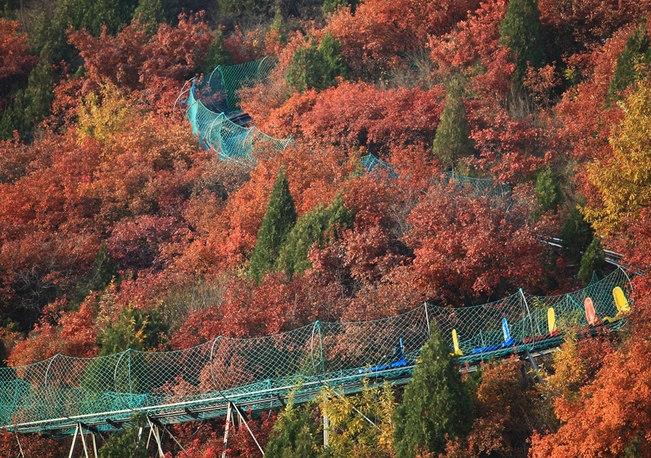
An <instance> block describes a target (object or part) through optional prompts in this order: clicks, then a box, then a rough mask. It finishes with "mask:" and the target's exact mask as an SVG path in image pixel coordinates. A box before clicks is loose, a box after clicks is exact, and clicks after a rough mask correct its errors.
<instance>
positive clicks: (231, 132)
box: [182, 58, 291, 162]
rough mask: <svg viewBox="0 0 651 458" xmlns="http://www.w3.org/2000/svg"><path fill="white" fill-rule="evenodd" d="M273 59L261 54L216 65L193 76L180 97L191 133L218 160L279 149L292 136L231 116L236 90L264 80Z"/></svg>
mask: <svg viewBox="0 0 651 458" xmlns="http://www.w3.org/2000/svg"><path fill="white" fill-rule="evenodd" d="M274 66H275V61H274V60H273V59H270V58H264V59H261V60H258V61H253V62H245V63H243V64H239V65H230V66H218V67H217V68H216V69H215V70H214V71H213V72H212V73H211V74H210V75H206V76H204V77H201V78H195V79H193V80H192V84H191V86H190V89H189V90H188V93H187V97H186V98H185V99H184V100H183V102H182V103H183V104H184V105H185V111H186V116H187V118H188V121H189V122H190V124H191V126H192V133H193V134H194V135H195V136H197V137H198V139H199V145H200V146H201V147H202V148H205V149H213V150H215V151H216V152H218V153H219V158H220V159H221V160H236V161H244V162H245V161H250V160H252V159H253V153H254V152H256V153H262V152H264V151H268V150H282V149H284V148H286V147H287V145H288V144H289V143H290V142H291V139H277V138H273V137H271V136H269V135H266V134H265V133H263V132H261V131H260V130H259V129H258V128H257V127H255V126H253V127H245V126H241V125H239V124H236V123H235V122H233V121H232V120H231V118H232V117H233V116H232V114H233V113H237V112H238V111H239V110H240V108H239V103H240V99H239V95H238V92H239V90H240V89H242V88H244V87H253V86H254V85H255V84H258V83H264V81H265V79H266V78H267V77H268V76H269V73H270V72H271V70H272V69H273V67H274Z"/></svg>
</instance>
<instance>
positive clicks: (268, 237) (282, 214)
mask: <svg viewBox="0 0 651 458" xmlns="http://www.w3.org/2000/svg"><path fill="white" fill-rule="evenodd" d="M294 224H296V208H295V207H294V199H293V198H292V195H291V193H290V192H289V183H288V182H287V177H286V176H285V171H284V170H283V169H280V172H278V176H277V177H276V182H275V183H274V187H273V189H272V190H271V196H270V197H269V204H268V206H267V212H266V213H265V215H264V219H263V220H262V226H261V227H260V231H259V232H258V241H257V243H256V245H255V248H254V249H253V254H252V255H251V271H250V273H251V276H252V277H253V278H254V279H255V280H256V281H258V282H259V281H260V279H261V278H262V277H263V276H264V274H265V273H267V272H269V271H271V270H272V269H273V267H274V265H275V264H276V259H278V255H279V253H280V249H281V247H282V246H283V244H284V243H285V240H286V239H287V235H288V234H289V232H290V231H291V230H292V228H293V227H294Z"/></svg>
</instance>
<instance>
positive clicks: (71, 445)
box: [68, 423, 79, 458]
mask: <svg viewBox="0 0 651 458" xmlns="http://www.w3.org/2000/svg"><path fill="white" fill-rule="evenodd" d="M78 432H79V423H77V425H75V435H74V436H72V444H70V453H69V454H68V458H72V454H73V453H74V452H75V445H76V444H77V433H78Z"/></svg>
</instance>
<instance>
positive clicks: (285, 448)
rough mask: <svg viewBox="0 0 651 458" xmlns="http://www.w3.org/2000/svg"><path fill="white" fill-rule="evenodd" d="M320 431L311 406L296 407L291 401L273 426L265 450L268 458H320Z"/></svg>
mask: <svg viewBox="0 0 651 458" xmlns="http://www.w3.org/2000/svg"><path fill="white" fill-rule="evenodd" d="M318 434H319V433H318V429H317V425H315V421H314V418H313V416H312V412H311V409H310V405H309V404H308V405H302V406H295V405H294V402H293V401H292V400H291V399H290V402H289V403H288V404H287V407H286V408H285V410H284V411H283V412H282V413H281V414H280V416H279V417H278V420H276V423H275V424H274V426H273V430H272V432H271V435H270V436H269V442H267V447H266V448H265V456H266V457H267V458H318V457H319V452H320V450H319V449H320V447H319V446H318V445H317V440H318Z"/></svg>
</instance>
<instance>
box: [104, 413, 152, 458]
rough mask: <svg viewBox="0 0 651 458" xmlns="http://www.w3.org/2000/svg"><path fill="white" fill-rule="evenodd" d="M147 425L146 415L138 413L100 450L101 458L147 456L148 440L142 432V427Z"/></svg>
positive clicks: (142, 457) (139, 457) (144, 457)
mask: <svg viewBox="0 0 651 458" xmlns="http://www.w3.org/2000/svg"><path fill="white" fill-rule="evenodd" d="M146 425H147V418H146V417H145V415H144V414H136V415H135V416H134V417H133V419H132V424H131V425H129V426H127V427H126V428H124V429H123V430H122V431H119V432H116V433H114V434H112V435H111V436H110V437H109V439H108V440H107V441H106V443H105V444H104V445H103V446H102V448H100V449H99V450H98V454H99V458H147V457H148V456H149V453H147V440H146V438H144V437H141V434H140V428H141V427H144V426H146Z"/></svg>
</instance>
